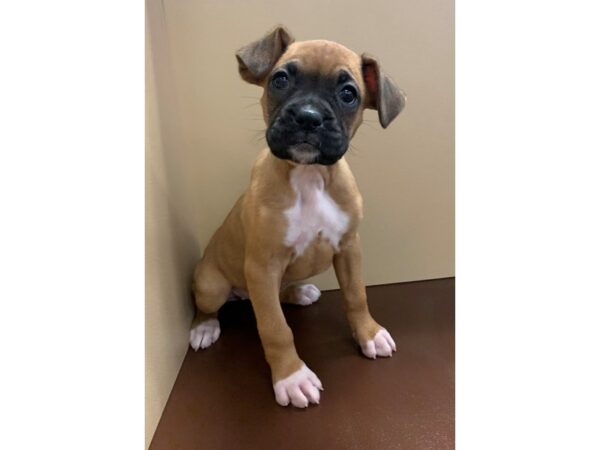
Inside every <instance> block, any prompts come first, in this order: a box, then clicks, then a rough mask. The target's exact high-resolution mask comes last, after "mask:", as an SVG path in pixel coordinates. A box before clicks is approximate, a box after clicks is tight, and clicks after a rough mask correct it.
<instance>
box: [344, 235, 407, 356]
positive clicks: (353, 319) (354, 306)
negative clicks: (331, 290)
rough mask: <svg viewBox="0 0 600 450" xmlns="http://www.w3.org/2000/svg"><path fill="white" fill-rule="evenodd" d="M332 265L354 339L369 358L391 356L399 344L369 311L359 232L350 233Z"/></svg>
mask: <svg viewBox="0 0 600 450" xmlns="http://www.w3.org/2000/svg"><path fill="white" fill-rule="evenodd" d="M333 266H334V268H335V274H336V276H337V279H338V282H339V284H340V288H341V289H342V293H343V294H344V300H345V307H346V315H347V316H348V321H349V322H350V327H351V328H352V333H353V335H354V339H356V341H357V342H358V344H359V345H360V348H361V350H362V352H363V354H364V355H365V356H367V357H369V358H376V357H377V356H392V352H393V351H396V344H395V342H394V340H393V339H392V336H390V333H388V331H387V330H386V329H385V328H383V327H382V326H381V325H379V324H378V323H377V322H375V320H373V317H371V313H370V312H369V306H368V305H367V292H366V289H365V284H364V281H363V278H362V252H361V249H360V238H359V236H358V233H353V234H351V235H350V236H347V237H346V238H345V239H344V241H343V242H342V243H341V246H340V251H339V252H338V253H336V255H335V256H334V258H333Z"/></svg>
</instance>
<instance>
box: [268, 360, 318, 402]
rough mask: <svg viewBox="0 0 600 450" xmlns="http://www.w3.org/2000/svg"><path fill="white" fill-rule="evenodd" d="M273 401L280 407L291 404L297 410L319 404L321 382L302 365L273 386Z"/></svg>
mask: <svg viewBox="0 0 600 450" xmlns="http://www.w3.org/2000/svg"><path fill="white" fill-rule="evenodd" d="M273 390H274V391H275V399H276V400H277V403H279V404H280V405H281V406H287V405H289V404H290V402H291V403H292V405H294V406H295V407H297V408H306V407H307V406H308V405H309V403H315V404H319V399H320V393H319V390H321V391H322V390H323V385H322V384H321V380H319V378H318V377H317V376H316V375H315V373H314V372H313V371H312V370H310V369H309V368H308V367H306V364H304V365H303V366H302V367H301V368H300V369H299V370H297V371H296V372H294V373H293V374H291V375H290V376H288V377H286V378H284V379H283V380H279V381H278V382H277V383H275V384H274V385H273Z"/></svg>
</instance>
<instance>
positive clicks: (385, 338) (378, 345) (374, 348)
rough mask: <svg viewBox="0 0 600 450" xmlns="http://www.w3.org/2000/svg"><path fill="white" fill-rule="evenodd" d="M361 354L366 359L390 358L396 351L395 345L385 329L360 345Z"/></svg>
mask: <svg viewBox="0 0 600 450" xmlns="http://www.w3.org/2000/svg"><path fill="white" fill-rule="evenodd" d="M360 347H361V349H362V352H363V354H364V355H365V356H366V357H367V358H373V359H375V358H377V357H378V356H386V357H389V356H392V352H395V351H396V343H395V342H394V340H393V339H392V336H391V335H390V333H388V331H387V330H386V329H385V328H382V329H381V330H379V331H378V332H377V334H376V335H375V337H374V338H373V339H371V340H369V341H367V342H365V343H364V344H361V345H360Z"/></svg>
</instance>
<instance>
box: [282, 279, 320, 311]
mask: <svg viewBox="0 0 600 450" xmlns="http://www.w3.org/2000/svg"><path fill="white" fill-rule="evenodd" d="M320 296H321V291H320V290H319V288H318V287H316V286H315V285H314V284H301V285H300V286H296V287H295V288H294V295H293V299H292V300H290V302H289V303H291V304H293V305H301V306H308V305H311V304H313V303H314V302H316V301H317V300H319V297H320Z"/></svg>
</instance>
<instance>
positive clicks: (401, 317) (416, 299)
mask: <svg viewBox="0 0 600 450" xmlns="http://www.w3.org/2000/svg"><path fill="white" fill-rule="evenodd" d="M367 292H368V297H369V305H370V310H371V313H372V314H373V317H375V319H376V320H377V321H378V322H379V323H380V324H382V325H383V326H384V327H386V328H387V329H388V331H390V333H391V334H392V336H393V337H394V339H395V341H396V345H397V352H396V353H394V356H393V357H392V358H387V359H378V360H369V359H367V358H365V357H363V356H362V355H361V353H360V351H359V348H358V347H357V345H356V344H355V343H354V341H353V340H352V337H351V333H350V329H349V327H348V325H347V322H346V320H345V317H344V313H343V306H342V297H341V293H340V292H339V291H330V292H325V293H323V295H322V297H321V299H320V300H319V301H318V302H317V303H315V304H313V305H310V306H307V307H302V306H291V305H290V306H288V305H284V313H285V316H286V318H287V320H288V323H289V325H290V327H291V328H292V330H293V332H294V337H295V342H296V347H297V349H298V354H299V355H300V357H301V358H302V359H304V361H305V362H306V363H307V365H308V366H309V367H310V368H311V369H312V370H313V371H314V372H315V373H316V374H317V375H318V376H319V378H320V379H321V381H322V382H323V385H324V387H325V390H324V391H323V392H322V395H321V403H320V405H318V406H311V407H309V408H307V409H304V410H299V409H293V408H292V407H291V406H290V407H286V408H284V407H281V406H278V405H277V404H276V403H275V398H274V396H273V390H272V386H271V381H270V375H269V369H268V366H267V364H266V362H265V360H264V357H263V352H262V348H261V346H260V341H259V338H258V334H257V331H256V322H255V319H254V315H253V312H252V308H251V305H250V303H249V302H248V301H238V302H229V303H227V304H226V305H225V306H224V307H223V308H222V310H221V311H220V313H219V317H220V319H221V330H222V333H221V337H220V339H219V340H218V341H217V342H216V343H215V344H214V345H213V346H212V347H210V348H209V349H207V350H199V351H198V352H197V353H196V352H194V351H193V350H189V351H188V354H187V355H186V357H185V360H184V362H183V365H182V367H181V371H180V373H179V376H178V378H177V381H176V383H175V386H174V388H173V391H172V393H171V396H170V398H169V401H168V403H167V405H166V407H165V410H164V413H163V416H162V418H161V420H160V423H159V425H158V428H157V430H156V433H155V435H154V438H153V441H152V444H151V446H150V448H151V449H152V450H162V449H165V450H166V449H173V450H195V449H206V450H212V449H222V450H233V449H235V450H237V449H241V450H243V449H261V450H268V449H286V450H295V449H298V450H300V449H302V450H307V449H344V450H352V449H357V450H358V449H377V450H385V449H405V450H425V449H431V450H447V449H453V448H454V279H452V278H449V279H441V280H431V281H420V282H412V283H402V284H393V285H385V286H374V287H369V288H368V289H367Z"/></svg>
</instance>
